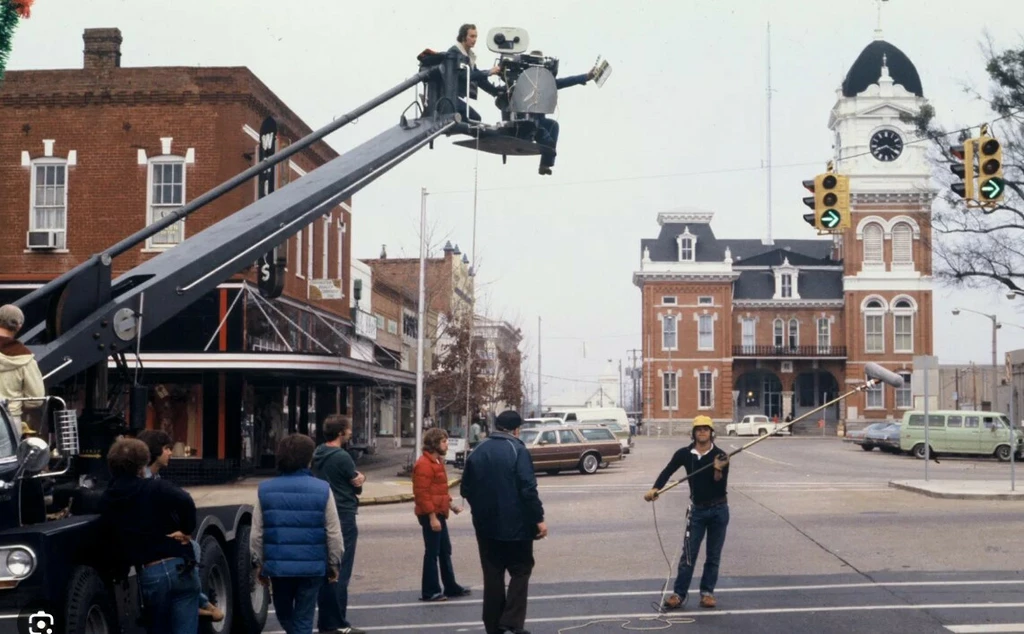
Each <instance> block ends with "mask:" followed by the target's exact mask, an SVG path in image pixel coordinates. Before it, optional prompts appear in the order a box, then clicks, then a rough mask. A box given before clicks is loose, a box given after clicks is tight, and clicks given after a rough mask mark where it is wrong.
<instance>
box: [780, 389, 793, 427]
mask: <svg viewBox="0 0 1024 634" xmlns="http://www.w3.org/2000/svg"><path fill="white" fill-rule="evenodd" d="M792 413H793V392H783V393H782V420H783V421H785V420H786V417H787V416H789V415H790V414H792Z"/></svg>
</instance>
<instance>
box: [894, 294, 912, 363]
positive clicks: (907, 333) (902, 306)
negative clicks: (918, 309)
mask: <svg viewBox="0 0 1024 634" xmlns="http://www.w3.org/2000/svg"><path fill="white" fill-rule="evenodd" d="M892 313H893V314H892V337H893V348H892V350H893V352H909V353H913V352H914V307H913V305H912V304H911V303H910V301H909V300H906V299H898V300H896V302H895V303H894V304H893V307H892Z"/></svg>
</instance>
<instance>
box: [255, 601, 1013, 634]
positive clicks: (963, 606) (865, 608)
mask: <svg viewBox="0 0 1024 634" xmlns="http://www.w3.org/2000/svg"><path fill="white" fill-rule="evenodd" d="M532 598H533V597H531V599H532ZM421 605H422V604H421ZM350 607H351V606H350ZM997 608H1024V603H929V604H923V605H907V604H904V603H898V604H893V605H837V606H828V605H824V606H814V607H805V608H753V609H749V610H714V611H702V612H697V611H695V610H694V611H686V612H672V613H671V614H670V615H668V616H669V617H670V618H671V617H676V616H687V617H694V618H698V619H699V618H700V617H713V616H736V615H754V614H807V613H815V612H879V611H883V610H900V611H906V610H970V609H983V610H991V609H997ZM654 616H655V614H654V612H653V611H647V612H639V613H632V614H581V615H577V616H555V617H546V618H537V619H526V623H527V625H529V624H532V623H566V622H572V621H580V622H587V621H594V620H598V619H601V620H604V619H608V620H614V619H630V620H632V619H652V618H653V617H654ZM479 625H480V621H462V622H459V623H413V624H408V625H406V624H402V625H384V626H379V627H364V628H363V629H365V630H366V631H368V632H374V631H384V630H387V631H391V630H426V629H438V628H453V627H474V626H479ZM996 631H998V630H996ZM264 634H285V632H284V630H272V631H269V632H264Z"/></svg>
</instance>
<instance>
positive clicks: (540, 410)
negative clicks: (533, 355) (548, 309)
mask: <svg viewBox="0 0 1024 634" xmlns="http://www.w3.org/2000/svg"><path fill="white" fill-rule="evenodd" d="M540 342H541V338H540V315H537V416H542V415H543V413H544V404H543V402H542V401H541V398H540V382H541V374H540Z"/></svg>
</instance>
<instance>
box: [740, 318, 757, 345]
mask: <svg viewBox="0 0 1024 634" xmlns="http://www.w3.org/2000/svg"><path fill="white" fill-rule="evenodd" d="M741 323H742V326H741V328H742V330H741V332H742V336H741V339H740V341H741V343H742V345H743V352H745V353H747V354H751V353H753V352H754V347H755V346H756V345H757V342H756V332H757V329H756V325H757V322H755V321H754V320H753V319H752V318H750V317H744V318H743V321H742V322H741Z"/></svg>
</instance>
